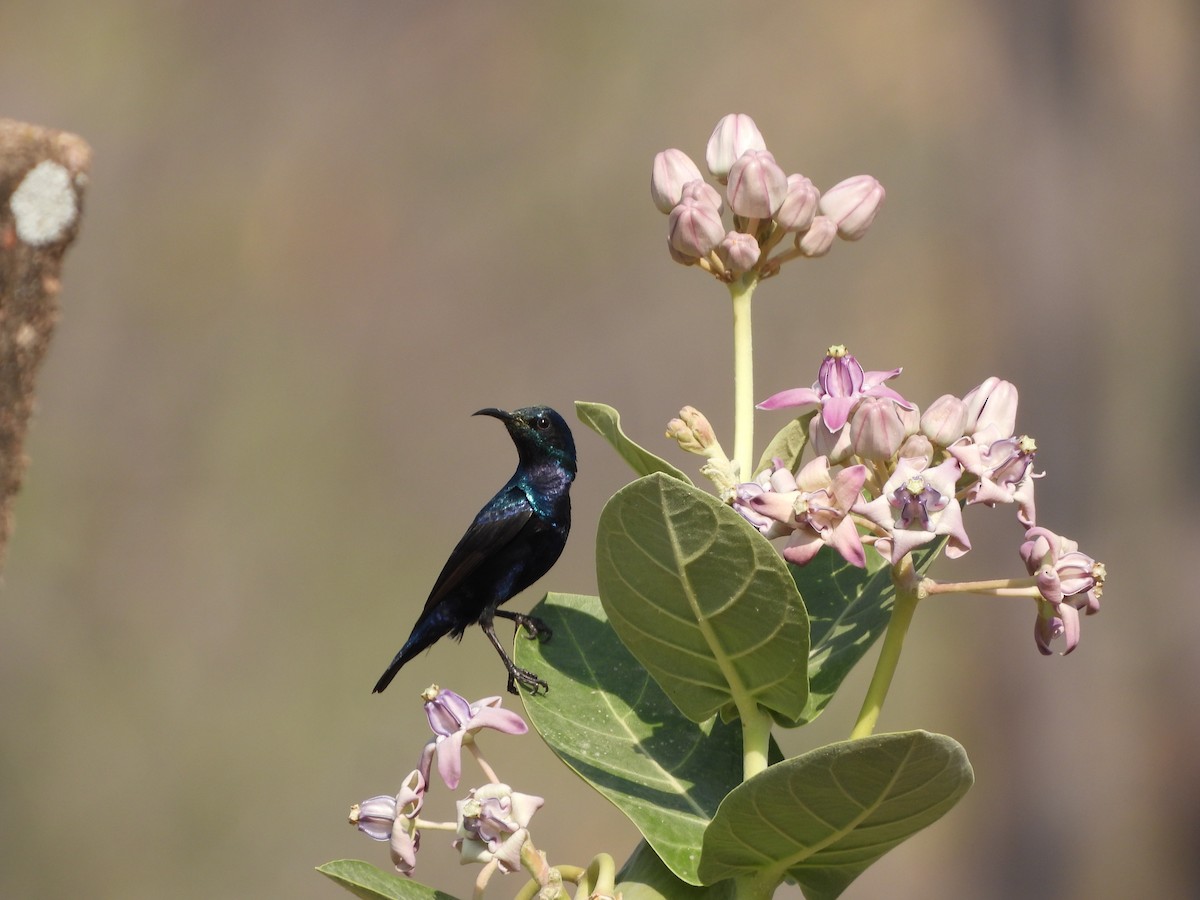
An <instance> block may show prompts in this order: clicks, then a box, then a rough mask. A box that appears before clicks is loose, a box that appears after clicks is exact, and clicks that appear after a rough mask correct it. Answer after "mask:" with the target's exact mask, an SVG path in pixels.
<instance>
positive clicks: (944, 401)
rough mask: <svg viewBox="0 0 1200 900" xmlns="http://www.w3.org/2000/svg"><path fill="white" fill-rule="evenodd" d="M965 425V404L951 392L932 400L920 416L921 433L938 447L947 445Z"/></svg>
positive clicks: (958, 435)
mask: <svg viewBox="0 0 1200 900" xmlns="http://www.w3.org/2000/svg"><path fill="white" fill-rule="evenodd" d="M966 427H967V404H966V403H964V402H963V401H962V400H960V399H959V398H958V397H955V396H954V395H953V394H943V395H942V396H940V397H938V398H937V399H936V400H934V401H933V402H932V403H931V404H929V407H928V408H927V409H926V410H925V412H924V413H923V414H922V416H921V433H922V434H924V435H925V436H926V437H927V438H929V440H931V441H932V442H933V443H935V444H937V446H939V447H949V446H950V445H951V444H953V443H954V442H955V441H957V440H958V439H959V438H960V437H962V436H963V434H964V432H965V431H966Z"/></svg>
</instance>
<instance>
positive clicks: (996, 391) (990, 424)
mask: <svg viewBox="0 0 1200 900" xmlns="http://www.w3.org/2000/svg"><path fill="white" fill-rule="evenodd" d="M900 373H901V369H899V368H896V369H890V370H886V371H865V370H864V369H863V367H862V366H861V365H860V364H859V362H858V360H856V359H855V358H854V357H853V356H852V355H851V354H850V353H848V352H847V351H846V348H845V347H843V346H840V345H838V346H833V347H830V348H829V350H828V351H827V352H826V356H825V359H824V360H823V362H822V363H821V365H820V368H819V371H818V374H817V380H816V382H815V383H813V385H812V386H811V387H802V388H793V389H790V390H786V391H781V392H780V393H777V394H774V395H772V396H771V397H768V398H767V399H766V400H764V401H763V402H762V403H760V404H759V408H760V409H764V410H775V409H784V408H795V409H797V410H799V411H801V412H803V411H805V410H812V415H810V416H809V417H808V419H807V425H806V428H807V438H808V446H809V447H811V448H812V449H813V451H814V453H815V454H816V455H815V458H813V459H812V460H810V461H809V462H808V463H806V464H804V465H803V466H800V465H799V460H798V459H797V460H790V461H788V462H787V463H785V462H784V460H782V459H775V460H774V461H773V463H772V465H771V466H769V467H768V468H766V469H764V470H763V471H761V472H759V473H757V475H756V477H755V478H754V480H753V481H749V482H741V483H739V484H736V485H734V486H733V487H732V489H730V487H729V485H728V484H727V482H728V480H729V476H730V469H729V468H728V467H725V468H724V469H721V467H720V466H717V467H716V468H718V469H720V471H719V472H718V473H717V477H713V472H712V469H713V468H714V465H713V463H714V460H720V459H724V456H723V454H721V455H719V456H718V455H716V454H715V453H714V451H713V448H714V447H717V448H719V446H720V445H719V444H718V443H717V440H716V437H715V435H712V434H711V426H708V424H707V420H704V425H705V426H706V428H707V431H706V438H705V440H704V441H703V442H702V446H700V445H698V446H699V449H695V448H693V447H692V444H693V443H695V442H694V441H689V439H688V438H689V437H690V436H692V435H694V429H681V428H680V427H678V426H676V427H673V428H671V427H669V428H668V436H671V437H674V438H675V439H676V440H678V441H679V443H680V446H681V447H682V448H683V449H685V450H691V451H692V452H700V453H703V454H704V455H705V456H707V457H708V459H709V463H708V464H707V465H706V466H705V469H704V471H705V473H706V474H709V475H710V477H713V480H714V482H715V483H716V484H717V486H718V490H719V492H720V493H721V495H722V496H724V497H726V498H727V500H728V501H729V502H730V504H731V505H732V506H733V508H734V509H735V510H737V511H738V512H739V513H740V514H741V515H742V517H743V518H745V519H746V521H747V522H749V523H750V524H751V525H753V526H754V527H755V528H756V529H758V531H759V532H761V533H762V534H763V535H764V536H766V537H767V538H770V539H774V538H781V537H787V539H788V540H787V543H786V545H785V546H784V547H783V548H782V554H783V556H784V558H785V559H787V560H788V561H789V562H791V563H794V564H796V565H804V564H806V563H808V562H809V561H810V560H812V558H813V557H814V556H815V555H816V554H817V552H818V551H819V550H820V549H821V548H822V547H823V546H826V545H828V546H829V547H831V548H832V549H833V550H834V551H836V552H837V553H838V554H840V555H841V556H842V558H843V559H845V560H846V562H848V563H850V564H851V565H854V566H859V567H863V566H865V565H866V557H865V548H866V547H868V546H870V547H873V548H874V550H875V551H876V552H877V553H879V554H880V555H881V556H883V557H884V558H885V559H886V560H887V561H888V562H889V563H890V564H891V565H892V566H900V565H901V563H902V562H904V560H905V559H906V558H907V557H908V556H909V555H910V554H911V553H912V552H913V551H914V550H917V549H918V548H921V547H925V546H927V545H929V544H931V543H932V542H934V541H936V540H939V539H942V538H944V539H945V540H946V547H945V554H946V556H947V557H949V558H951V559H953V558H956V557H959V556H962V555H963V554H964V553H966V552H967V551H968V550H970V549H971V541H970V538H969V537H968V535H967V532H966V527H965V524H964V521H963V509H964V507H967V506H972V505H976V504H979V505H984V506H988V507H993V508H994V507H997V506H1001V505H1010V504H1011V505H1012V506H1013V507H1015V509H1016V518H1017V521H1018V522H1019V524H1020V525H1021V526H1022V527H1023V529H1024V534H1025V543H1024V544H1023V545H1022V546H1021V551H1020V553H1021V558H1022V559H1023V560H1024V562H1025V566H1026V569H1027V571H1028V573H1029V577H1028V578H1025V579H1009V580H1005V581H1004V582H1003V583H1002V584H992V583H989V584H988V585H987V587H986V589H984V588H979V592H981V593H993V594H1002V595H1005V596H1027V597H1032V598H1034V599H1035V600H1036V601H1037V607H1038V618H1037V625H1036V629H1035V637H1036V639H1037V646H1038V649H1039V650H1041V651H1042V652H1043V653H1049V652H1050V642H1051V640H1053V639H1054V638H1056V637H1062V638H1064V650H1063V652H1064V653H1069V652H1071V651H1072V650H1073V649H1074V648H1075V646H1076V645H1077V644H1078V643H1079V612H1080V611H1081V610H1082V611H1084V612H1085V613H1088V614H1090V613H1094V612H1096V611H1098V609H1099V598H1100V594H1101V592H1102V590H1103V586H1104V576H1105V572H1104V567H1103V565H1101V564H1099V563H1097V562H1096V561H1095V560H1094V559H1092V557H1090V556H1087V555H1086V554H1084V553H1082V552H1081V551H1079V549H1078V546H1077V544H1076V543H1075V542H1074V541H1070V540H1067V539H1066V538H1062V537H1060V536H1058V535H1056V534H1055V533H1053V532H1051V531H1049V530H1048V529H1046V528H1044V527H1040V526H1038V525H1037V524H1036V511H1035V505H1034V482H1035V479H1036V478H1038V477H1040V474H1039V473H1036V472H1035V471H1034V468H1033V463H1034V458H1035V456H1036V452H1037V445H1036V443H1035V442H1034V440H1033V439H1032V438H1030V437H1029V436H1028V435H1017V434H1016V433H1015V429H1016V415H1017V389H1016V387H1015V386H1014V385H1012V384H1011V383H1010V382H1007V381H1003V380H1001V379H999V378H989V379H987V380H986V381H985V382H983V384H981V385H979V386H978V387H976V388H974V389H973V390H971V391H968V392H967V393H966V394H965V395H964V396H963V397H961V398H959V397H955V396H952V395H949V394H947V395H945V396H942V397H939V398H938V399H937V400H935V401H934V402H933V403H932V404H930V406H929V407H928V408H927V409H926V410H925V411H924V412H922V411H921V410H919V409H918V408H917V406H916V405H915V404H913V403H911V402H910V401H908V400H906V399H905V398H904V397H903V396H901V395H900V394H899V393H897V392H896V391H895V390H894V389H893V388H891V387H889V386H888V385H887V382H889V381H891V380H892V379H894V378H896V377H897V376H899V375H900ZM688 410H690V413H689V419H690V420H691V421H697V420H703V416H701V415H700V414H699V413H698V412H696V411H695V410H691V409H690V407H689V408H688ZM685 412H686V411H685ZM681 416H682V414H681ZM679 421H680V420H674V423H673V425H674V424H675V423H677V422H679ZM803 421H804V419H803V417H802V418H801V419H799V420H797V422H798V423H802V422H803ZM797 427H799V425H797ZM963 589H975V588H972V587H968V588H963Z"/></svg>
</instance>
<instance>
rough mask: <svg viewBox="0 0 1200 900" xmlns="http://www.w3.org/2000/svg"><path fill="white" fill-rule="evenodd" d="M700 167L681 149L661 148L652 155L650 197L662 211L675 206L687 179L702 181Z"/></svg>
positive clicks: (669, 209) (666, 211) (667, 210)
mask: <svg viewBox="0 0 1200 900" xmlns="http://www.w3.org/2000/svg"><path fill="white" fill-rule="evenodd" d="M703 177H704V176H702V175H701V174H700V169H699V168H698V167H697V166H696V164H695V163H694V162H692V160H691V158H690V157H689V156H688V155H687V154H686V153H684V152H683V151H682V150H676V149H674V148H672V149H670V150H663V151H662V152H660V153H658V154H656V155H655V157H654V169H653V171H652V172H651V175H650V197H651V199H653V200H654V205H655V206H656V207H658V209H659V210H660V211H661V212H663V213H669V212H670V211H671V210H673V209H674V208H675V204H677V203H678V202H679V200H680V198H681V197H682V196H683V186H684V185H685V184H687V183H688V182H689V181H702V180H703Z"/></svg>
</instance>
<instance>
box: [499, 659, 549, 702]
mask: <svg viewBox="0 0 1200 900" xmlns="http://www.w3.org/2000/svg"><path fill="white" fill-rule="evenodd" d="M518 682H519V683H520V684H521V685H522V686H523V687H527V688H529V693H530V695H531V696H534V697H536V696H537V695H538V691H541V692H542V693H543V694H548V693H550V685H548V684H546V682H544V681H542V679H540V678H538V677H537V676H536V675H534V674H533V673H532V672H530V671H529V670H527V669H522V668H521V667H520V666H515V665H514V666H512V667H511V668H510V669H509V670H508V692H509V693H510V694H519V693H520V691H519V690H517V683H518Z"/></svg>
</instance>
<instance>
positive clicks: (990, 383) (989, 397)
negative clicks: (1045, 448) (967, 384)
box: [963, 376, 1017, 444]
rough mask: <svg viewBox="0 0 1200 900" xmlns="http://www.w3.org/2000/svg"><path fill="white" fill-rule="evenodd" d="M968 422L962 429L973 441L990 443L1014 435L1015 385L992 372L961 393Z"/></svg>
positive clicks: (1015, 421) (1015, 414) (1015, 422)
mask: <svg viewBox="0 0 1200 900" xmlns="http://www.w3.org/2000/svg"><path fill="white" fill-rule="evenodd" d="M963 403H965V404H966V407H967V423H966V428H965V429H964V430H963V433H964V434H969V435H971V436H972V437H974V438H975V441H976V443H979V444H990V443H991V442H992V441H1000V440H1004V439H1005V438H1010V437H1012V436H1013V430H1014V429H1015V428H1016V427H1017V387H1016V385H1014V384H1013V383H1012V382H1010V381H1004V380H1003V379H1000V378H996V377H995V376H992V377H991V378H988V379H987V380H985V381H984V382H983V384H981V385H979V387H977V388H973V389H972V390H970V391H968V392H967V395H966V396H965V397H963Z"/></svg>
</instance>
